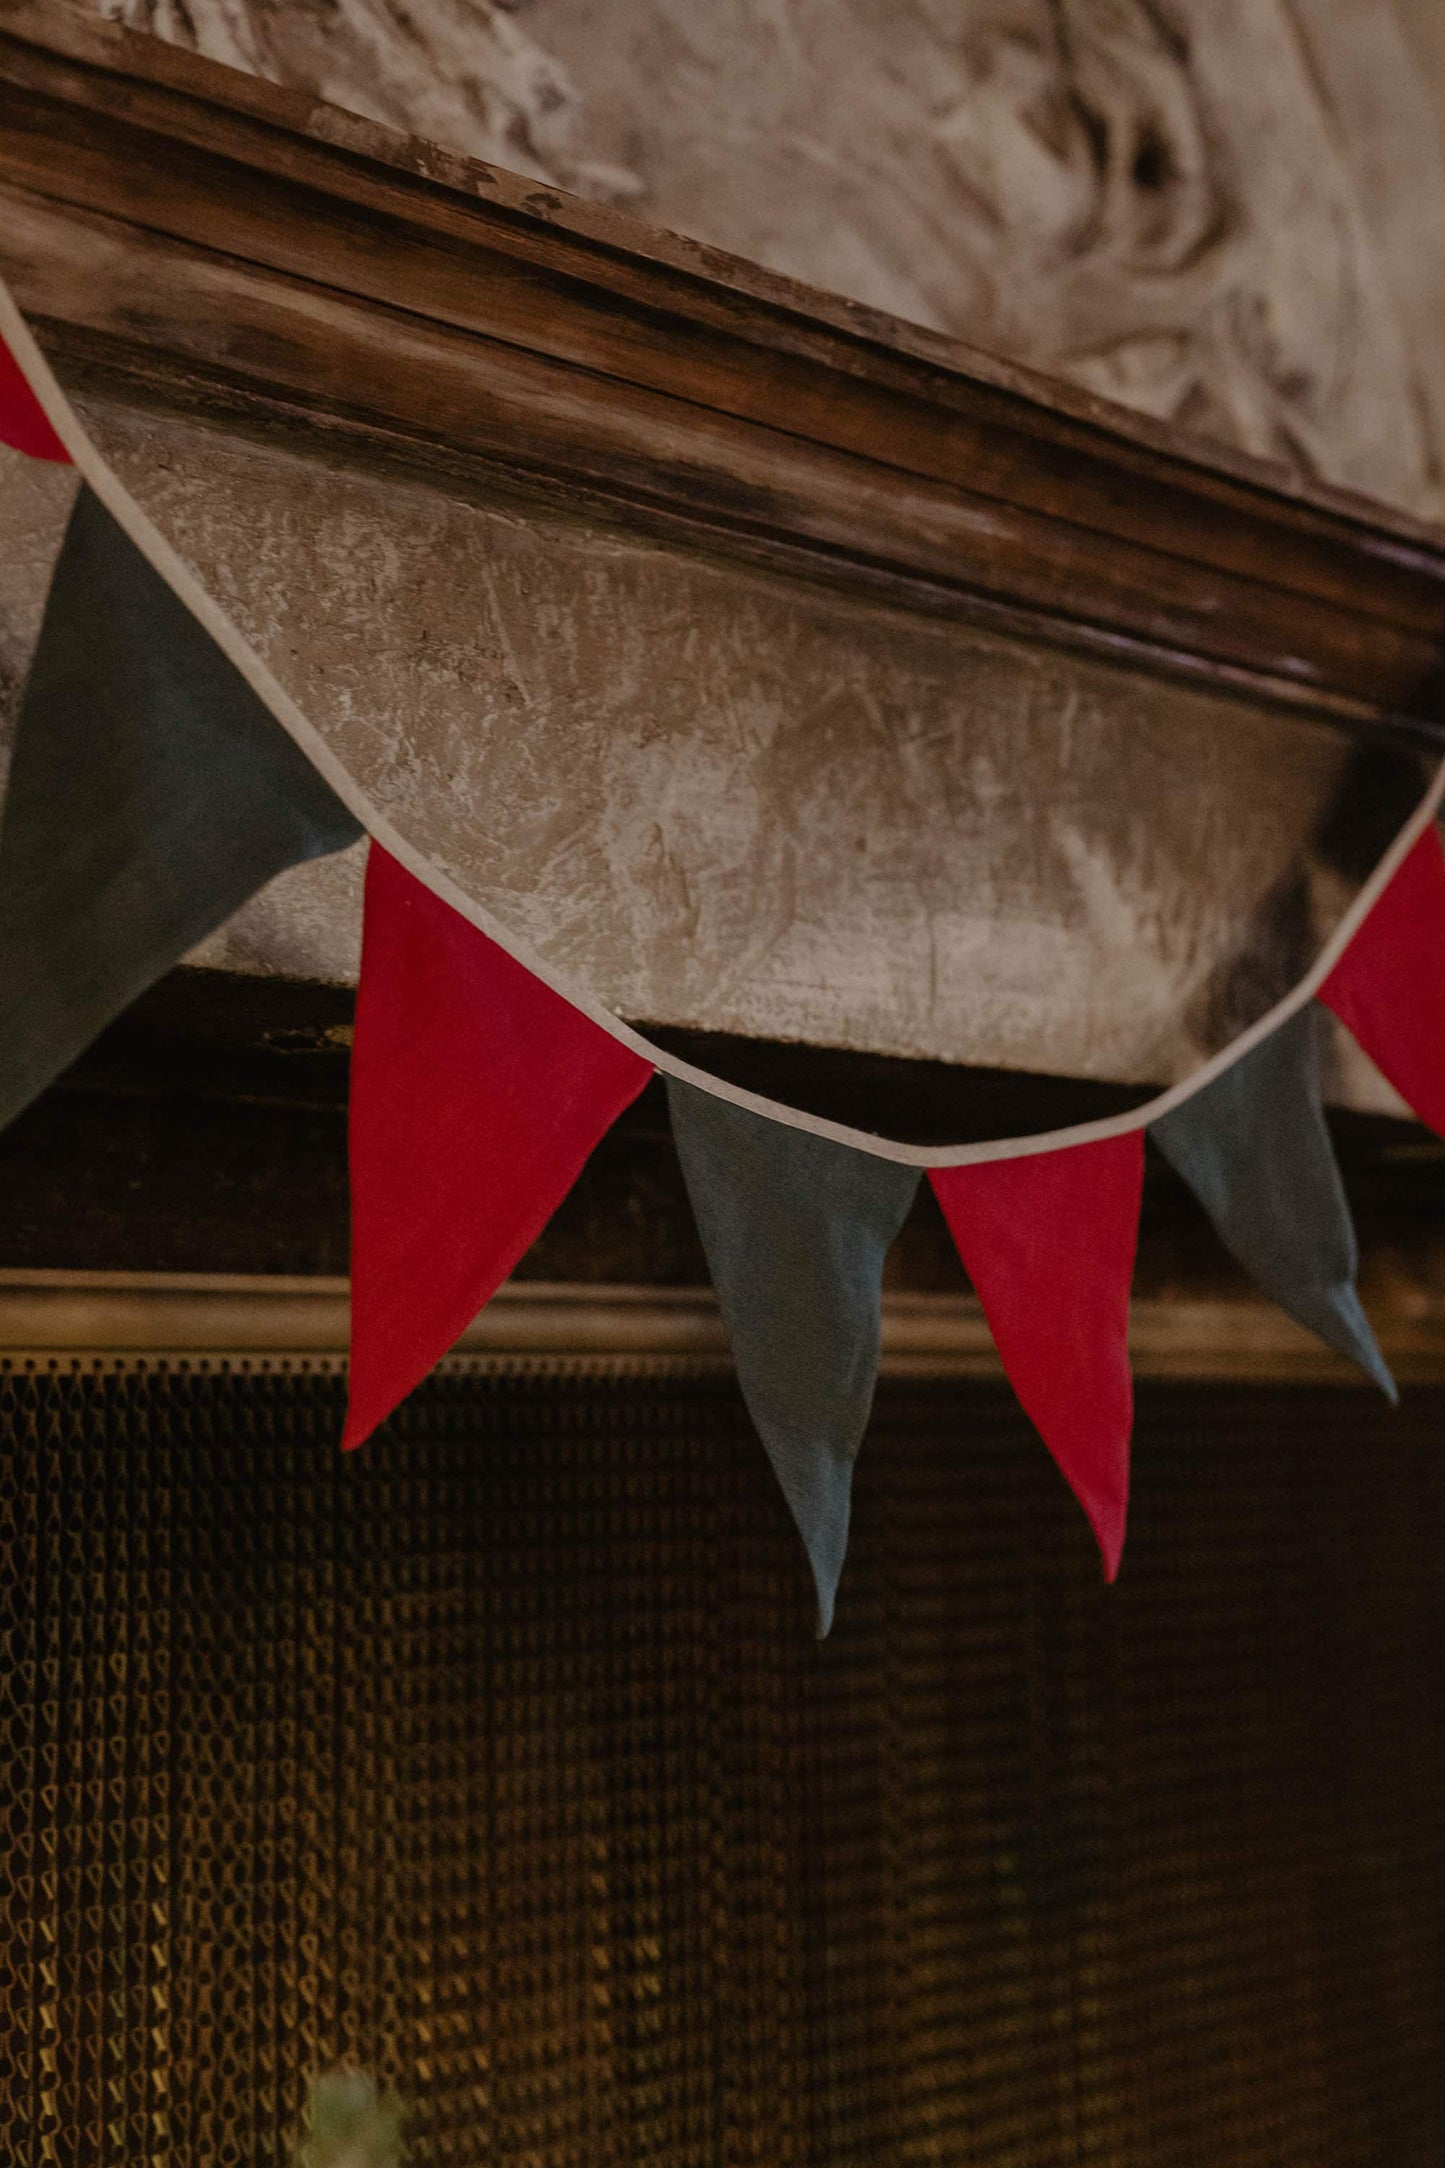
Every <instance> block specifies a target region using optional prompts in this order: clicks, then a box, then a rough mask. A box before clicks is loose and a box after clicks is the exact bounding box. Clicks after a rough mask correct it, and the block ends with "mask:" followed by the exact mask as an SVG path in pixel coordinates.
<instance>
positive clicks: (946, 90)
mask: <svg viewBox="0 0 1445 2168" xmlns="http://www.w3.org/2000/svg"><path fill="white" fill-rule="evenodd" d="M101 5H102V11H103V12H104V13H107V14H110V15H115V16H119V17H120V18H121V19H123V20H125V21H127V22H130V23H132V24H134V25H136V26H138V27H141V28H145V29H149V30H152V31H154V32H156V33H158V34H159V35H161V36H163V37H167V38H171V39H175V40H177V41H178V42H180V43H183V44H187V45H191V46H194V47H196V48H198V49H199V50H201V51H202V52H205V53H208V54H210V55H211V56H213V57H214V58H216V59H220V60H224V61H227V62H229V63H230V64H231V65H233V66H238V67H243V68H247V69H250V70H252V71H253V72H255V73H257V74H261V75H265V76H269V77H271V78H272V79H273V80H275V81H278V82H282V83H286V84H289V85H291V86H293V87H295V88H298V89H302V90H310V91H313V92H315V93H318V94H319V95H321V96H323V97H326V98H329V99H331V100H333V101H335V102H336V103H338V104H341V105H344V106H349V107H351V108H352V109H353V110H355V111H357V112H360V113H364V114H367V115H369V116H371V117H372V118H375V119H378V120H382V121H386V122H389V123H390V124H391V125H393V126H396V127H401V128H404V129H407V130H410V131H411V132H413V133H415V134H417V135H420V136H423V137H427V138H430V139H432V140H434V141H437V142H442V143H446V144H449V145H452V146H454V147H456V148H457V149H460V150H463V151H467V152H470V153H471V154H473V155H474V156H477V157H480V158H484V159H489V160H492V161H494V162H496V163H499V164H501V165H504V166H509V167H512V168H514V169H515V170H518V171H520V172H524V173H529V174H535V175H537V176H538V177H539V178H542V179H545V180H548V181H551V182H555V183H557V184H559V185H561V186H563V187H567V188H571V189H574V190H577V191H578V192H580V193H581V194H583V195H590V196H593V197H600V198H602V199H604V200H610V201H613V202H622V203H625V204H627V205H628V207H629V208H630V209H633V210H635V211H637V212H639V213H640V214H641V215H642V216H644V217H646V218H647V219H649V220H651V221H653V222H654V223H656V224H660V225H663V226H670V227H673V228H675V229H677V230H679V231H681V232H684V233H689V234H693V235H695V236H697V237H698V238H699V239H702V240H704V241H708V242H711V243H713V244H715V245H718V246H721V247H724V248H729V249H733V250H735V251H736V252H737V253H739V254H741V255H743V256H747V257H750V258H752V259H753V260H754V261H756V262H759V263H763V264H767V265H769V266H771V267H772V268H773V269H775V270H779V271H783V272H786V273H789V274H791V275H792V276H794V277H796V278H801V279H803V280H805V281H807V282H808V283H809V284H811V285H815V286H820V287H823V288H826V289H829V290H832V291H835V292H838V293H842V294H846V295H850V296H852V297H854V298H855V299H858V300H861V301H866V302H870V303H872V304H874V305H876V306H879V307H882V308H886V309H890V310H893V311H894V312H896V313H897V314H899V315H902V316H905V317H908V318H911V319H913V320H914V321H916V322H919V323H923V324H928V325H931V326H933V327H935V328H937V329H939V330H943V331H949V332H953V333H956V334H958V335H960V336H962V337H964V338H966V339H969V340H972V341H973V342H974V343H975V344H977V345H979V346H982V347H985V348H987V349H989V350H991V351H993V352H997V353H1000V354H1005V355H1008V356H1010V357H1012V358H1014V359H1016V360H1022V361H1027V362H1030V363H1033V364H1034V365H1036V366H1038V367H1041V368H1043V369H1046V370H1048V371H1051V372H1053V373H1055V374H1057V375H1060V376H1067V377H1071V378H1073V379H1074V380H1075V381H1076V382H1079V383H1083V384H1086V385H1088V386H1089V387H1090V388H1092V389H1094V390H1097V391H1102V392H1105V393H1107V394H1109V395H1110V396H1112V397H1114V398H1117V399H1120V400H1122V401H1124V402H1125V403H1126V404H1128V405H1131V406H1135V407H1138V408H1142V409H1143V410H1145V411H1147V412H1149V413H1152V414H1156V415H1160V416H1167V417H1169V418H1171V419H1174V420H1176V421H1179V422H1181V423H1183V424H1185V425H1187V426H1191V427H1193V428H1195V429H1197V430H1198V431H1199V432H1200V433H1201V434H1202V435H1204V436H1207V437H1210V438H1213V439H1216V440H1219V441H1223V442H1225V443H1228V444H1232V445H1236V446H1239V447H1242V448H1244V449H1246V450H1249V451H1254V452H1257V453H1262V454H1265V455H1269V456H1273V457H1276V458H1279V459H1282V460H1284V461H1286V462H1288V463H1289V464H1291V465H1293V466H1294V467H1296V468H1298V469H1300V470H1301V471H1304V472H1310V473H1314V474H1317V475H1319V476H1322V477H1324V478H1325V479H1327V480H1330V481H1334V482H1340V483H1344V484H1347V485H1349V486H1352V487H1355V488H1358V489H1361V490H1364V491H1366V492H1368V493H1370V494H1372V495H1374V496H1377V497H1381V498H1385V499H1388V500H1390V501H1393V502H1395V503H1398V504H1401V505H1405V506H1408V507H1410V508H1412V509H1414V510H1416V511H1420V512H1424V513H1426V514H1429V515H1436V516H1438V515H1439V514H1440V513H1441V512H1442V509H1445V497H1442V457H1441V445H1442V441H1445V221H1442V219H1441V217H1440V214H1439V205H1440V201H1441V195H1440V190H1441V186H1442V184H1445V149H1442V132H1441V127H1440V116H1441V113H1442V112H1445V38H1442V34H1441V32H1440V30H1439V26H1438V25H1439V16H1440V0H1369V4H1368V5H1366V4H1364V0H1167V5H1166V4H1162V0H608V4H607V6H605V7H599V6H598V5H597V4H596V0H506V4H505V5H504V4H502V0H425V5H423V6H418V5H416V4H414V0H101Z"/></svg>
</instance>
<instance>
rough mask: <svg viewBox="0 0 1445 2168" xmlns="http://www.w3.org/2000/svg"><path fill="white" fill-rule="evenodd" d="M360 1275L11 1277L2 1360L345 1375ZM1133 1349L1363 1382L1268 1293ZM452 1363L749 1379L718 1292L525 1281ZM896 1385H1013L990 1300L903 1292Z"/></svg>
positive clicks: (890, 1367)
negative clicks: (351, 1289)
mask: <svg viewBox="0 0 1445 2168" xmlns="http://www.w3.org/2000/svg"><path fill="white" fill-rule="evenodd" d="M348 1314H349V1313H348V1287H347V1282H346V1281H345V1280H343V1279H334V1278H317V1279H306V1278H285V1277H280V1276H277V1277H270V1276H264V1275H254V1276H253V1275H248V1274H225V1273H172V1274H163V1273H140V1272H103V1273H79V1272H16V1271H4V1272H0V1361H9V1362H11V1363H15V1362H41V1363H46V1362H49V1361H51V1360H62V1359H63V1360H77V1359H79V1360H83V1359H87V1358H93V1359H97V1360H105V1361H127V1362H132V1361H134V1362H138V1361H147V1362H157V1361H166V1362H189V1363H199V1362H206V1361H219V1362H226V1363H243V1364H254V1365H258V1366H259V1365H267V1364H271V1365H277V1366H281V1367H284V1366H286V1365H288V1364H304V1365H311V1366H315V1365H318V1364H320V1365H325V1366H327V1367H330V1366H333V1365H334V1366H337V1367H341V1366H343V1365H344V1360H345V1355H346V1347H347V1337H348ZM1377 1323H1378V1325H1379V1328H1380V1333H1379V1337H1380V1344H1381V1346H1382V1347H1383V1349H1384V1351H1385V1355H1386V1359H1387V1360H1388V1361H1389V1363H1390V1364H1391V1366H1392V1367H1393V1369H1394V1370H1395V1372H1396V1375H1397V1376H1398V1377H1399V1378H1400V1380H1401V1382H1402V1383H1406V1384H1439V1383H1440V1382H1442V1380H1445V1301H1442V1299H1441V1297H1440V1295H1439V1293H1438V1291H1437V1290H1426V1289H1423V1288H1421V1287H1419V1286H1415V1287H1412V1288H1411V1289H1410V1290H1409V1291H1408V1295H1407V1296H1404V1297H1402V1299H1399V1300H1397V1301H1396V1302H1394V1303H1392V1304H1390V1305H1389V1306H1387V1307H1384V1308H1382V1309H1381V1311H1380V1313H1379V1315H1378V1317H1377ZM1130 1350H1131V1355H1132V1358H1133V1364H1134V1369H1135V1372H1136V1374H1137V1375H1138V1376H1139V1377H1141V1378H1160V1379H1168V1378H1180V1379H1187V1378H1193V1379H1200V1378H1217V1379H1219V1380H1220V1381H1221V1382H1225V1381H1230V1380H1233V1381H1237V1382H1243V1381H1253V1382H1279V1383H1298V1384H1337V1385H1356V1386H1358V1385H1359V1384H1360V1382H1361V1381H1360V1378H1359V1375H1358V1373H1357V1372H1356V1371H1354V1370H1353V1369H1352V1368H1351V1366H1350V1365H1349V1364H1348V1363H1346V1362H1344V1361H1342V1360H1341V1358H1340V1357H1338V1356H1336V1355H1334V1354H1333V1353H1332V1352H1331V1351H1330V1349H1328V1348H1327V1347H1325V1346H1324V1345H1323V1344H1322V1343H1321V1342H1320V1341H1318V1340H1315V1339H1313V1338H1312V1337H1311V1336H1310V1334H1308V1333H1306V1332H1305V1331H1304V1330H1303V1329H1302V1328H1301V1327H1300V1326H1298V1325H1296V1324H1294V1323H1293V1321H1292V1320H1291V1319H1290V1318H1288V1317H1286V1316H1285V1314H1284V1312H1283V1311H1282V1310H1279V1309H1277V1308H1276V1307H1275V1306H1274V1304H1272V1303H1270V1302H1268V1301H1266V1300H1265V1299H1264V1298H1263V1297H1258V1296H1251V1295H1248V1294H1238V1295H1225V1294H1214V1295H1208V1296H1205V1295H1190V1296H1184V1297H1180V1296H1179V1295H1177V1294H1169V1295H1153V1296H1151V1295H1143V1296H1136V1298H1135V1301H1134V1305H1133V1315H1132V1320H1131V1329H1130ZM449 1362H450V1363H451V1364H452V1365H453V1366H455V1365H457V1364H465V1365H471V1366H476V1365H478V1364H480V1365H483V1366H486V1367H490V1368H497V1367H502V1368H507V1367H512V1368H516V1367H518V1366H521V1367H528V1366H530V1367H535V1366H537V1365H539V1364H541V1365H563V1366H566V1367H568V1368H570V1369H574V1370H575V1369H579V1368H580V1369H581V1370H584V1371H585V1370H587V1369H589V1368H591V1369H593V1370H597V1371H601V1370H607V1369H617V1368H619V1367H623V1368H628V1369H634V1370H635V1369H638V1368H642V1369H647V1370H654V1371H659V1372H667V1371H686V1372H690V1373H697V1372H699V1371H719V1370H727V1369H729V1368H731V1357H730V1355H729V1352H728V1345H727V1339H726V1335H725V1334H724V1331H723V1324H722V1318H721V1316H720V1315H719V1312H718V1308H717V1304H716V1301H715V1300H714V1298H713V1295H712V1292H711V1290H710V1289H707V1288H690V1287H689V1288H657V1287H631V1286H619V1287H614V1286H597V1287H590V1286H566V1285H556V1284H552V1283H549V1282H545V1281H541V1282H538V1281H513V1282H510V1283H509V1284H508V1285H507V1286H505V1287H503V1288H502V1289H500V1291H499V1292H498V1293H497V1295H496V1296H494V1298H493V1300H492V1301H491V1302H490V1303H489V1304H488V1305H487V1308H486V1309H485V1310H484V1311H483V1312H482V1314H481V1316H480V1317H479V1318H477V1319H476V1321H475V1323H474V1324H472V1325H471V1326H469V1327H468V1329H467V1331H466V1332H465V1333H464V1334H463V1335H462V1338H461V1339H460V1340H459V1341H458V1343H457V1346H456V1348H455V1349H454V1351H453V1353H452V1355H451V1357H450V1358H449ZM882 1371H883V1375H884V1376H885V1377H891V1378H920V1379H928V1378H995V1377H1000V1376H1001V1375H1002V1371H1001V1369H1000V1365H999V1360H998V1356H997V1354H996V1353H995V1350H994V1345H993V1340H992V1338H991V1336H990V1333H989V1330H988V1326H987V1325H986V1323H985V1322H984V1317H983V1312H982V1310H981V1309H980V1307H979V1304H978V1302H977V1301H976V1300H975V1299H974V1297H972V1296H966V1295H929V1294H912V1293H893V1294H890V1295H888V1296H886V1297H885V1300H884V1307H883V1358H882Z"/></svg>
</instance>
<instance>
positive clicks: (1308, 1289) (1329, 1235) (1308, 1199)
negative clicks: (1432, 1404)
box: [1149, 1006, 1398, 1400]
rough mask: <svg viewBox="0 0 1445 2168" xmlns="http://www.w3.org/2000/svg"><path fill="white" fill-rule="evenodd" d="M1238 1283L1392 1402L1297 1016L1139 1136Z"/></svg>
mask: <svg viewBox="0 0 1445 2168" xmlns="http://www.w3.org/2000/svg"><path fill="white" fill-rule="evenodd" d="M1149 1134H1150V1136H1151V1137H1152V1138H1153V1139H1154V1142H1155V1143H1156V1144H1157V1145H1158V1147H1159V1149H1160V1151H1161V1152H1162V1153H1163V1154H1164V1157H1165V1158H1166V1159H1167V1160H1168V1161H1169V1163H1170V1165H1171V1166H1172V1167H1173V1168H1174V1169H1175V1171H1176V1173H1178V1174H1181V1175H1182V1176H1183V1177H1184V1180H1185V1181H1186V1182H1187V1183H1188V1184H1189V1186H1190V1188H1191V1189H1192V1190H1193V1191H1194V1193H1195V1195H1196V1196H1197V1197H1198V1199H1199V1201H1200V1203H1201V1204H1202V1205H1203V1207H1204V1209H1205V1211H1206V1212H1207V1213H1208V1214H1209V1216H1210V1218H1211V1219H1212V1220H1213V1222H1214V1225H1215V1227H1216V1228H1217V1229H1218V1232H1219V1236H1220V1239H1221V1241H1222V1242H1223V1243H1224V1245H1225V1247H1226V1248H1227V1249H1229V1250H1231V1251H1232V1252H1233V1254H1234V1256H1235V1257H1237V1258H1238V1260H1239V1262H1240V1263H1241V1264H1242V1265H1243V1267H1244V1269H1245V1271H1246V1272H1248V1273H1250V1274H1251V1275H1252V1276H1253V1278H1254V1279H1256V1280H1257V1281H1258V1282H1259V1284H1260V1286H1261V1287H1262V1288H1263V1289H1264V1290H1265V1292H1266V1293H1267V1294H1269V1295H1271V1296H1272V1297H1273V1298H1274V1300H1275V1301H1276V1302H1277V1303H1278V1304H1279V1305H1280V1307H1281V1309H1284V1310H1287V1311H1288V1312H1289V1314H1290V1316H1291V1317H1293V1318H1297V1319H1298V1321H1299V1323H1300V1324H1301V1325H1303V1326H1304V1327H1305V1328H1306V1330H1307V1331H1309V1332H1313V1333H1316V1334H1318V1336H1319V1338H1320V1339H1321V1340H1323V1341H1325V1342H1326V1343H1327V1345H1328V1346H1330V1347H1332V1348H1335V1349H1337V1350H1338V1352H1339V1353H1340V1354H1341V1355H1343V1356H1345V1357H1346V1358H1347V1359H1348V1360H1349V1361H1350V1362H1354V1363H1358V1364H1359V1366H1360V1368H1361V1369H1362V1370H1363V1371H1364V1372H1365V1374H1366V1375H1367V1376H1368V1377H1371V1378H1373V1379H1374V1381H1375V1383H1376V1384H1377V1385H1378V1386H1379V1387H1380V1389H1381V1391H1382V1392H1384V1393H1386V1394H1388V1396H1389V1397H1390V1399H1391V1400H1394V1399H1396V1398H1398V1395H1397V1394H1396V1391H1395V1381H1394V1379H1393V1378H1392V1377H1391V1375H1390V1372H1389V1370H1388V1368H1387V1367H1386V1364H1385V1358H1384V1356H1383V1355H1382V1354H1381V1353H1380V1350H1379V1347H1378V1345H1377V1343H1376V1340H1375V1335H1374V1334H1373V1332H1372V1331H1371V1330H1370V1325H1369V1320H1368V1319H1367V1318H1366V1316H1365V1313H1364V1311H1363V1309H1362V1308H1361V1307H1360V1298H1359V1296H1358V1295H1357V1294H1356V1292H1355V1267H1356V1263H1357V1253H1356V1245H1355V1228H1354V1222H1353V1221H1352V1220H1351V1218H1350V1208H1349V1205H1348V1203H1347V1202H1346V1199H1345V1185H1344V1183H1343V1182H1342V1181H1341V1179H1340V1170H1339V1165H1338V1163H1337V1161H1336V1159H1335V1153H1334V1147H1333V1145H1332V1144H1331V1143H1330V1133H1329V1131H1328V1129H1327V1128H1326V1127H1325V1115H1324V1107H1323V1104H1322V1102H1321V1097H1320V1015H1319V1011H1318V1010H1317V1009H1315V1008H1314V1007H1313V1006H1310V1007H1307V1008H1304V1009H1301V1010H1300V1011H1299V1013H1298V1014H1297V1015H1295V1016H1292V1017H1291V1018H1290V1019H1289V1021H1288V1022H1287V1023H1285V1024H1282V1025H1281V1026H1280V1028H1279V1030H1278V1031H1275V1032H1272V1033H1271V1034H1270V1036H1269V1037H1268V1038H1267V1039H1264V1040H1262V1041H1261V1042H1260V1044H1259V1045H1258V1046H1257V1047H1255V1048H1254V1049H1253V1051H1252V1052H1251V1053H1248V1054H1246V1055H1245V1056H1244V1057H1243V1059H1242V1060H1240V1061H1237V1062H1235V1063H1234V1065H1233V1067H1232V1068H1229V1069H1226V1070H1225V1072H1224V1074H1223V1076H1221V1077H1217V1078H1216V1079H1215V1081H1214V1082H1213V1083H1212V1084H1209V1085H1206V1087H1205V1089H1204V1090H1203V1091H1201V1092H1196V1093H1195V1095H1194V1097H1193V1098H1192V1099H1187V1100H1186V1101H1185V1102H1184V1105H1183V1106H1182V1107H1176V1108H1175V1109H1174V1111H1173V1113H1172V1114H1166V1115H1164V1116H1163V1117H1162V1118H1161V1119H1160V1120H1159V1121H1157V1122H1154V1123H1153V1124H1152V1125H1151V1127H1150V1131H1149Z"/></svg>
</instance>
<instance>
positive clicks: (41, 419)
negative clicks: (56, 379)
mask: <svg viewBox="0 0 1445 2168" xmlns="http://www.w3.org/2000/svg"><path fill="white" fill-rule="evenodd" d="M0 444H8V445H9V446H10V449H11V450H12V451H13V452H26V453H28V454H29V456H30V457H31V458H32V459H49V460H53V461H54V462H55V464H56V465H57V466H64V467H68V466H69V465H70V454H69V452H68V451H67V450H66V449H65V446H64V445H63V444H62V443H61V441H60V439H59V437H58V436H57V435H56V434H55V431H54V430H53V429H52V428H51V426H50V423H49V421H48V420H47V419H46V414H45V409H44V407H43V406H42V405H41V404H40V401H39V400H38V399H37V398H36V396H35V394H34V392H33V391H32V390H31V389H30V385H29V383H28V382H27V380H26V376H25V372H24V370H23V369H22V368H21V366H20V364H19V362H18V361H17V360H16V359H15V356H14V355H13V354H12V353H11V351H10V349H9V347H8V346H7V345H6V344H5V341H4V340H3V339H0Z"/></svg>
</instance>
